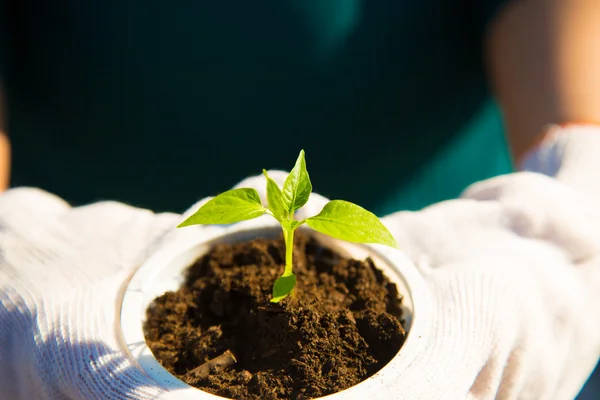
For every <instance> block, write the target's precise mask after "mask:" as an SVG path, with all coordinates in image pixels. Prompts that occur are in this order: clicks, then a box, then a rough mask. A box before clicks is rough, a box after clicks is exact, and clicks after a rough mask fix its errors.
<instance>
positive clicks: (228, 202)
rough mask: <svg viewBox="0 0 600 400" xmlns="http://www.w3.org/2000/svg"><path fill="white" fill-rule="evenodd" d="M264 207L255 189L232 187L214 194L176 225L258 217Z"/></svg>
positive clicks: (225, 222) (226, 221)
mask: <svg viewBox="0 0 600 400" xmlns="http://www.w3.org/2000/svg"><path fill="white" fill-rule="evenodd" d="M265 211H266V209H265V208H264V207H263V205H262V204H261V202H260V197H259V195H258V192H257V191H256V190H255V189H232V190H228V191H226V192H223V193H221V194H220V195H218V196H215V197H214V198H212V199H211V200H209V201H208V202H207V203H206V204H204V205H203V206H202V207H200V209H198V211H196V212H195V213H194V214H193V215H191V216H190V217H189V218H188V219H186V220H185V221H183V222H182V223H181V224H179V225H178V226H177V227H178V228H181V227H184V226H189V225H198V224H232V223H234V222H240V221H245V220H248V219H253V218H256V217H260V216H261V215H263V214H264V213H265Z"/></svg>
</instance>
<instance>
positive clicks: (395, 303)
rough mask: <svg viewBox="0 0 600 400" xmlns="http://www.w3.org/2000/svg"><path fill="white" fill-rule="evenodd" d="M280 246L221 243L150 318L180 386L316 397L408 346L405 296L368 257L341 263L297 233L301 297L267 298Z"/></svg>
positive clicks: (250, 398) (157, 345)
mask: <svg viewBox="0 0 600 400" xmlns="http://www.w3.org/2000/svg"><path fill="white" fill-rule="evenodd" d="M284 254H285V247H284V244H283V241H282V240H280V239H263V238H259V239H255V240H253V241H250V242H243V243H237V244H220V245H217V246H216V247H214V248H213V249H212V250H211V251H210V252H209V253H207V254H206V255H205V256H203V257H202V258H201V259H199V260H198V261H197V262H196V263H195V264H194V265H193V266H191V267H190V268H189V270H188V271H187V275H186V279H185V283H184V284H183V285H182V287H181V288H180V289H179V290H178V291H176V292H168V293H165V294H164V295H162V296H161V297H159V298H157V299H156V300H155V301H154V302H153V303H152V304H151V306H150V307H149V308H148V311H147V322H146V325H145V327H144V328H145V334H146V339H147V342H148V345H149V346H150V349H151V350H152V352H153V353H154V355H155V356H156V358H157V359H158V360H159V362H161V364H162V365H163V366H164V367H165V368H166V369H167V370H168V371H169V372H171V373H172V374H174V375H175V376H177V377H178V378H180V379H181V380H183V381H184V382H186V383H188V384H190V385H192V386H195V387H197V388H199V389H202V390H204V391H206V392H210V393H213V394H215V395H218V396H222V397H227V398H232V399H241V400H258V399H261V400H271V399H310V398H315V397H321V396H325V395H328V394H332V393H335V392H338V391H341V390H343V389H346V388H349V387H350V386H353V385H355V384H357V383H359V382H361V381H362V380H364V379H366V378H368V377H369V376H371V375H373V374H375V373H376V372H377V371H379V370H380V369H381V368H382V367H383V366H384V365H385V364H387V363H388V362H389V361H390V360H391V359H392V357H393V356H394V355H395V354H396V353H397V352H398V350H399V349H400V347H401V346H402V344H403V343H404V339H405V330H404V328H403V327H402V310H401V297H400V296H399V294H398V291H397V288H396V286H395V285H394V284H393V283H390V281H388V279H387V278H386V277H385V276H384V275H383V273H382V272H381V271H380V270H378V269H377V268H376V267H375V266H374V264H373V262H372V261H371V260H370V259H367V260H363V261H359V260H353V259H348V258H345V257H342V256H341V255H340V254H338V253H336V252H334V251H332V250H330V249H328V248H324V247H322V246H321V245H320V244H319V243H318V242H317V241H316V240H315V239H314V238H313V237H312V236H310V235H306V234H303V233H302V232H298V231H297V232H296V241H295V249H294V273H295V274H296V276H297V277H298V283H297V286H296V296H295V297H294V298H291V297H288V298H286V299H285V300H283V301H282V302H280V303H278V304H273V303H271V302H270V301H269V299H270V298H271V290H272V287H273V282H274V281H275V279H277V277H278V276H279V275H280V274H281V273H282V271H283V265H284V259H285V258H284Z"/></svg>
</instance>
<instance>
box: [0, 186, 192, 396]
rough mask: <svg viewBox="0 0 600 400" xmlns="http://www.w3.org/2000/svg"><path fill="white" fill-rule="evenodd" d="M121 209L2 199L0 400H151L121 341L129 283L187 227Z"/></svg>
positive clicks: (46, 198) (175, 218) (38, 194)
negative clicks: (165, 240)
mask: <svg viewBox="0 0 600 400" xmlns="http://www.w3.org/2000/svg"><path fill="white" fill-rule="evenodd" d="M180 218H181V217H180V216H179V215H175V214H163V215H155V214H153V213H151V212H149V211H145V210H139V209H135V208H133V207H128V206H125V205H123V204H119V203H112V202H109V203H98V204H93V205H90V206H86V207H81V208H71V207H69V205H68V204H66V203H65V202H64V201H62V200H60V199H59V198H57V197H55V196H52V195H50V194H48V193H46V192H42V191H40V190H36V189H13V190H10V191H8V192H5V194H2V195H1V196H0V398H1V399H3V400H13V399H24V400H37V399H57V400H58V399H102V400H107V399H111V400H112V399H114V400H117V399H118V400H121V399H151V398H155V396H157V395H158V394H160V393H161V392H162V389H161V388H160V387H158V385H157V384H156V383H155V382H153V381H151V380H150V379H149V378H147V376H146V375H145V374H144V373H143V372H141V371H140V370H138V369H136V368H135V367H133V366H132V364H131V363H130V362H129V361H128V360H127V358H126V357H125V355H124V354H123V353H122V352H120V350H119V346H118V343H117V335H116V332H117V331H116V329H117V321H118V308H117V307H118V298H119V295H120V291H121V289H122V285H123V283H124V282H125V281H126V280H127V278H128V277H129V276H130V275H131V274H132V272H133V271H134V270H135V268H136V267H138V266H139V265H140V263H141V262H142V261H143V260H145V258H146V257H147V255H148V254H149V253H150V252H152V251H153V249H154V248H155V247H156V245H157V244H158V243H159V241H160V238H161V237H162V236H163V234H164V233H165V232H167V231H168V230H172V229H173V226H174V225H176V224H177V223H178V222H179V221H180Z"/></svg>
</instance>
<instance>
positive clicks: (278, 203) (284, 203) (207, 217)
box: [177, 150, 398, 303]
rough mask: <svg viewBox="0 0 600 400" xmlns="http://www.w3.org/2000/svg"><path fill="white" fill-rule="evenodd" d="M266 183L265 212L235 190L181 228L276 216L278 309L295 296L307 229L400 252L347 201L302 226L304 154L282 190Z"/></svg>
mask: <svg viewBox="0 0 600 400" xmlns="http://www.w3.org/2000/svg"><path fill="white" fill-rule="evenodd" d="M263 174H264V175H265V178H266V180H267V207H264V206H263V204H262V202H261V200H260V196H259V194H258V192H257V191H256V189H249V188H242V189H232V190H228V191H226V192H223V193H221V194H219V195H218V196H216V197H213V198H212V199H211V200H209V201H208V202H206V203H205V204H204V205H203V206H202V207H200V208H199V209H198V211H196V212H195V213H194V214H193V215H191V216H190V217H189V218H187V219H186V220H185V221H183V222H182V223H181V224H179V225H178V226H177V227H178V228H181V227H184V226H190V225H199V224H201V225H206V224H232V223H235V222H240V221H245V220H249V219H253V218H256V217H260V216H261V215H263V214H269V215H271V216H273V217H274V218H275V219H276V220H277V221H279V223H280V224H281V228H282V230H283V238H284V241H285V269H284V271H283V274H282V275H281V276H280V277H279V278H277V280H276V281H275V283H274V285H273V298H272V299H271V302H273V303H278V302H280V301H281V300H283V299H284V298H286V297H287V296H288V295H290V294H292V295H293V293H294V287H295V286H296V275H294V272H293V263H292V260H293V250H294V231H295V230H296V229H297V228H298V227H299V226H301V225H303V224H306V225H308V226H309V227H311V228H312V229H314V230H315V231H317V232H321V233H323V234H325V235H328V236H331V237H334V238H337V239H341V240H345V241H348V242H354V243H373V244H383V245H387V246H390V247H394V248H397V247H398V244H397V243H396V240H395V239H394V237H393V236H392V234H391V233H390V232H389V231H388V230H387V228H386V227H385V226H384V225H383V223H382V222H381V221H380V220H379V219H378V218H377V216H376V215H375V214H373V213H371V212H370V211H367V210H365V209H364V208H362V207H360V206H358V205H356V204H354V203H350V202H348V201H344V200H331V201H330V202H328V203H327V204H325V206H324V207H323V209H322V210H321V212H320V213H319V214H317V215H315V216H313V217H310V218H306V219H303V220H301V221H298V220H296V219H294V214H295V212H296V211H297V210H299V209H300V208H302V207H303V206H304V205H305V204H306V203H307V202H308V198H309V197H310V194H311V192H312V184H311V182H310V178H309V176H308V171H307V170H306V162H305V160H304V150H301V151H300V155H299V156H298V159H297V160H296V165H295V166H294V168H293V169H292V171H291V172H290V174H289V175H288V177H287V179H286V180H285V183H284V184H283V188H281V189H280V188H279V186H278V185H277V183H276V182H275V181H274V180H273V179H271V178H270V177H269V175H268V174H267V171H266V170H263Z"/></svg>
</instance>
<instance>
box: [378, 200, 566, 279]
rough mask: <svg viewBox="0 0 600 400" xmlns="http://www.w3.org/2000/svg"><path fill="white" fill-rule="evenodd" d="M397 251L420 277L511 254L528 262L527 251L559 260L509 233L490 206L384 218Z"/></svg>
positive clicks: (461, 204)
mask: <svg viewBox="0 0 600 400" xmlns="http://www.w3.org/2000/svg"><path fill="white" fill-rule="evenodd" d="M382 220H383V222H384V224H385V225H386V226H387V227H388V229H389V230H390V231H391V232H392V234H393V235H394V236H395V238H396V240H397V242H398V244H399V246H400V248H401V250H402V251H403V252H404V253H405V254H406V255H407V256H408V257H409V258H410V259H411V260H412V261H413V262H414V263H415V264H416V265H417V267H418V268H419V269H420V271H421V273H424V274H427V273H429V272H430V270H431V269H432V268H437V267H440V266H443V265H445V264H449V263H456V262H461V261H466V260H475V259H481V260H483V261H484V264H483V265H485V260H487V259H488V258H489V257H490V254H496V253H500V254H502V253H503V252H505V251H508V250H509V249H510V251H512V252H515V253H518V254H520V255H522V257H524V258H526V259H527V258H528V257H529V254H530V252H529V249H530V247H534V248H536V249H538V251H544V252H548V253H550V254H552V255H553V256H555V257H559V258H564V256H563V255H562V254H561V251H560V250H559V249H557V248H556V247H555V246H552V245H550V244H548V243H545V242H542V241H535V240H530V241H528V240H524V239H523V238H522V237H521V236H520V235H518V234H516V233H515V232H513V231H512V230H510V229H509V227H508V224H509V221H508V220H507V216H506V214H505V210H504V208H503V206H502V205H501V204H500V203H498V202H494V201H489V202H479V201H476V200H471V199H468V200H467V199H458V200H449V201H445V202H441V203H438V204H435V205H433V206H430V207H427V208H425V209H423V210H421V211H417V212H407V211H402V212H397V213H394V214H391V215H388V216H386V217H384V218H383V219H382Z"/></svg>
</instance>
